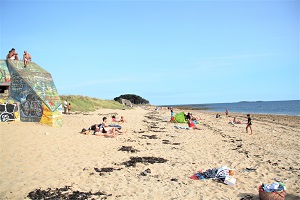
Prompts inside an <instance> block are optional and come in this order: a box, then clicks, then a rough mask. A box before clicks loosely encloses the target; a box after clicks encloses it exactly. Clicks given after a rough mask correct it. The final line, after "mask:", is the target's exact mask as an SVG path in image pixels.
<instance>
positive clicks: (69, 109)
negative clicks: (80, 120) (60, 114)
mask: <svg viewBox="0 0 300 200" xmlns="http://www.w3.org/2000/svg"><path fill="white" fill-rule="evenodd" d="M68 114H71V103H69V105H68Z"/></svg>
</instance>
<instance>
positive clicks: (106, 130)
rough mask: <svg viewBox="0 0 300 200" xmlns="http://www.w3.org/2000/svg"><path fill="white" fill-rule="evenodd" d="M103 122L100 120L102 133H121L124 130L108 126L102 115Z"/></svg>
mask: <svg viewBox="0 0 300 200" xmlns="http://www.w3.org/2000/svg"><path fill="white" fill-rule="evenodd" d="M102 120H103V122H102V124H101V125H102V126H101V127H102V133H110V134H113V135H122V134H123V133H124V132H123V131H121V130H119V129H118V128H116V127H110V126H108V125H107V117H103V119H102Z"/></svg>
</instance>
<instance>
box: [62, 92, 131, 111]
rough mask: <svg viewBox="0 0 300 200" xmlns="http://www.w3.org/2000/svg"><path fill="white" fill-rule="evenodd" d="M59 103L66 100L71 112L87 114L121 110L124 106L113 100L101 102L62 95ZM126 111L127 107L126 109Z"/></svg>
mask: <svg viewBox="0 0 300 200" xmlns="http://www.w3.org/2000/svg"><path fill="white" fill-rule="evenodd" d="M60 99H61V102H62V104H63V102H64V101H65V100H66V99H67V100H68V103H71V107H72V111H79V112H88V111H95V110H97V109H100V108H109V109H122V108H124V106H123V105H122V104H120V103H119V102H116V101H114V100H102V99H97V98H92V97H87V96H81V95H62V96H60ZM126 109H128V107H126Z"/></svg>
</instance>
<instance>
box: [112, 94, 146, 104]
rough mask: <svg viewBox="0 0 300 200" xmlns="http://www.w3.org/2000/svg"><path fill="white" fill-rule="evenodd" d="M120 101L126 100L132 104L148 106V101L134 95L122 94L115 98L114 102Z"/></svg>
mask: <svg viewBox="0 0 300 200" xmlns="http://www.w3.org/2000/svg"><path fill="white" fill-rule="evenodd" d="M121 99H127V100H129V101H130V102H131V103H133V104H149V101H148V100H146V99H144V98H142V97H140V96H138V95H135V94H123V95H120V96H119V97H115V98H114V100H115V101H118V102H120V103H121Z"/></svg>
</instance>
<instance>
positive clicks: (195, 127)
mask: <svg viewBox="0 0 300 200" xmlns="http://www.w3.org/2000/svg"><path fill="white" fill-rule="evenodd" d="M188 125H189V127H190V128H192V129H194V130H196V129H198V130H202V129H201V128H199V127H197V126H196V124H195V123H194V121H193V120H192V119H189V120H188Z"/></svg>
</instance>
